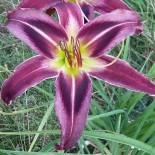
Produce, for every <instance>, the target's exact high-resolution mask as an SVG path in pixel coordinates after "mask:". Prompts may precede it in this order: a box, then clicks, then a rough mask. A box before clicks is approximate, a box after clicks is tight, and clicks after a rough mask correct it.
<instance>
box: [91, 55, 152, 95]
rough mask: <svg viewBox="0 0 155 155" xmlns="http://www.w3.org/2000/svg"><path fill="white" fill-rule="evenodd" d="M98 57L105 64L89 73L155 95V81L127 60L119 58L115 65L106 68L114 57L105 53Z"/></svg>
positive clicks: (121, 85) (112, 82)
mask: <svg viewBox="0 0 155 155" xmlns="http://www.w3.org/2000/svg"><path fill="white" fill-rule="evenodd" d="M98 59H99V61H101V62H102V64H103V66H102V67H100V68H99V67H98V68H96V69H95V70H94V71H90V72H89V74H90V75H91V76H94V77H96V78H99V79H101V80H103V81H105V82H107V83H110V84H112V85H116V86H120V87H124V88H127V89H130V90H134V91H140V92H144V93H148V94H150V95H155V83H153V82H151V81H150V80H149V79H148V78H147V77H145V76H144V75H143V74H141V73H139V72H138V71H137V70H135V69H134V68H132V67H131V66H130V65H129V64H128V63H127V62H126V61H123V60H120V59H118V60H117V61H116V62H115V63H114V64H113V65H111V66H109V67H105V68H104V65H106V64H109V63H110V62H112V61H113V60H114V58H113V57H111V56H107V55H104V56H102V57H100V58H98Z"/></svg>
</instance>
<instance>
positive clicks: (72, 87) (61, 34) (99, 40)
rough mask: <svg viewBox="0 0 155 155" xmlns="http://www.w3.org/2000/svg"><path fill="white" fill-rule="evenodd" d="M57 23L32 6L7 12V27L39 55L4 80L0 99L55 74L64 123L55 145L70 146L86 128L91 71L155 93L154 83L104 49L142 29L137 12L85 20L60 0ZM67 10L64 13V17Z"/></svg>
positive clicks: (58, 107) (75, 7)
mask: <svg viewBox="0 0 155 155" xmlns="http://www.w3.org/2000/svg"><path fill="white" fill-rule="evenodd" d="M55 8H56V10H57V12H58V15H59V22H60V24H59V23H58V22H55V21H54V20H53V19H52V18H50V17H49V16H48V15H46V14H44V13H42V12H40V11H37V10H34V9H25V10H22V9H21V10H20V9H18V10H16V11H14V12H13V13H11V14H9V15H8V23H7V24H6V26H5V27H6V28H7V29H8V30H9V31H10V32H11V33H12V34H13V35H15V36H16V37H17V38H19V39H20V40H22V41H23V42H25V43H26V44H27V45H28V46H29V47H30V48H31V49H33V50H34V51H35V52H36V53H38V54H39V55H37V56H34V57H33V58H30V59H29V60H27V61H25V62H23V63H22V64H20V65H19V66H18V67H17V68H16V69H15V71H14V73H13V74H12V75H11V76H10V77H9V78H8V79H7V80H6V81H5V82H4V84H3V86H2V90H1V98H2V100H3V101H4V102H5V103H7V104H10V101H11V100H14V99H15V98H16V97H18V96H19V95H21V94H22V93H23V92H25V91H26V90H27V89H28V88H30V87H32V86H34V85H36V84H37V83H39V82H41V81H43V80H45V79H47V78H54V77H56V82H55V86H56V97H55V110H56V115H57V117H58V120H59V122H60V125H61V142H60V144H57V146H56V148H57V149H64V150H67V149H70V148H72V147H73V146H74V145H75V143H76V142H77V140H78V139H79V138H80V136H81V134H82V131H83V130H84V127H85V123H86V119H87V116H88V111H89V107H90V103H91V95H92V84H91V79H90V77H89V76H93V77H95V78H99V79H101V80H103V81H105V82H108V83H110V84H113V85H117V86H120V87H124V88H127V89H131V90H134V91H141V92H145V93H148V94H150V95H154V94H155V84H154V83H152V82H151V81H150V80H149V79H148V78H146V77H145V76H144V75H142V74H141V73H139V72H138V71H136V70H135V69H134V68H132V67H131V66H130V65H129V64H128V63H127V62H125V61H122V60H120V59H118V60H117V61H116V62H115V63H113V64H112V65H108V64H109V63H111V62H113V61H114V60H115V58H114V57H112V56H109V55H107V54H106V53H107V52H108V51H109V50H111V49H112V48H113V47H115V46H116V45H117V44H119V43H120V42H121V41H123V40H124V39H125V38H126V37H127V36H131V35H133V34H139V33H140V32H141V31H142V24H141V22H140V18H139V15H138V14H137V13H135V12H133V11H128V10H115V11H113V12H111V13H107V14H105V15H101V16H99V17H97V18H95V19H94V20H93V21H90V22H89V23H87V24H84V22H83V18H82V13H81V9H80V8H79V6H78V5H76V4H74V3H65V4H60V5H57V6H56V7H55ZM64 12H65V16H64Z"/></svg>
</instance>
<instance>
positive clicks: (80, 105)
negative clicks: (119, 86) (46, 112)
mask: <svg viewBox="0 0 155 155" xmlns="http://www.w3.org/2000/svg"><path fill="white" fill-rule="evenodd" d="M91 95H92V87H91V80H90V78H89V77H88V75H87V74H86V73H85V72H83V73H80V75H79V76H78V77H71V76H68V75H65V74H64V73H63V72H60V74H59V76H58V78H57V80H56V99H55V110H56V115H57V116H58V119H59V122H60V125H61V143H60V144H59V145H58V144H57V145H56V148H57V149H59V150H67V149H71V148H72V147H73V146H74V145H75V143H76V142H77V140H78V139H79V138H80V136H81V134H82V131H83V129H84V127H85V123H86V119H87V115H88V111H89V107H90V100H91Z"/></svg>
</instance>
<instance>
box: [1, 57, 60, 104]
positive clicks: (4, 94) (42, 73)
mask: <svg viewBox="0 0 155 155" xmlns="http://www.w3.org/2000/svg"><path fill="white" fill-rule="evenodd" d="M50 61H51V60H49V59H46V58H45V57H43V56H35V57H33V58H31V59H29V60H27V61H25V62H23V63H22V64H20V65H19V66H18V67H17V68H16V69H15V71H14V73H13V74H12V75H11V76H10V77H9V78H8V79H7V80H6V81H5V82H4V84H3V86H2V90H1V98H2V100H3V101H4V102H5V103H6V104H10V101H11V100H14V99H15V98H16V97H18V96H19V95H21V94H22V93H23V92H25V91H26V90H27V89H28V88H30V87H32V86H35V85H36V84H38V83H39V82H41V81H43V80H45V79H47V78H53V77H55V76H57V74H58V73H57V71H55V69H54V68H52V66H51V65H50V64H51V63H50Z"/></svg>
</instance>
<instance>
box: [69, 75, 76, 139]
mask: <svg viewBox="0 0 155 155" xmlns="http://www.w3.org/2000/svg"><path fill="white" fill-rule="evenodd" d="M71 91H72V92H71V104H72V109H71V111H72V114H71V131H70V136H69V137H71V136H72V132H73V127H74V113H75V111H74V106H75V77H74V76H72V89H71Z"/></svg>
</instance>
